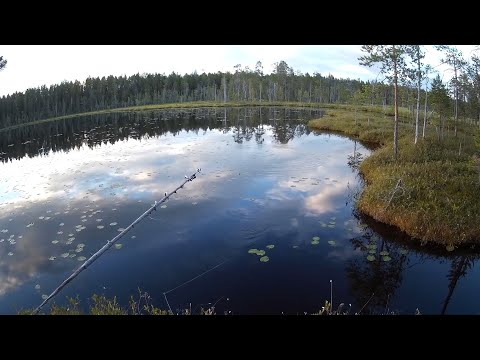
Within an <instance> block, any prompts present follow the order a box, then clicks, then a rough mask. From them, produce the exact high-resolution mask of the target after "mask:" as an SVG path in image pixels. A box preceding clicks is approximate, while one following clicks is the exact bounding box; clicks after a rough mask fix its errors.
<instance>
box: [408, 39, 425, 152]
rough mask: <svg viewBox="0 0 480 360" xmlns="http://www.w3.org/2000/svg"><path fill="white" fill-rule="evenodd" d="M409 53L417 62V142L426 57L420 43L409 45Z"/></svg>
mask: <svg viewBox="0 0 480 360" xmlns="http://www.w3.org/2000/svg"><path fill="white" fill-rule="evenodd" d="M408 54H409V55H410V57H411V59H412V61H413V63H414V64H415V67H416V69H415V70H416V71H415V72H414V74H413V76H412V78H413V79H415V80H416V81H417V115H416V117H415V144H416V143H417V141H418V133H419V127H420V125H419V122H420V90H421V86H422V75H423V72H422V59H423V58H424V57H425V53H424V52H423V51H422V48H421V46H420V45H410V46H409V47H408Z"/></svg>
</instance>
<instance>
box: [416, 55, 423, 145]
mask: <svg viewBox="0 0 480 360" xmlns="http://www.w3.org/2000/svg"><path fill="white" fill-rule="evenodd" d="M417 61H418V62H417V65H418V74H417V76H418V94H417V116H416V118H415V144H416V143H417V141H418V127H419V122H420V119H419V117H420V87H421V86H422V77H421V72H420V47H419V46H418V48H417Z"/></svg>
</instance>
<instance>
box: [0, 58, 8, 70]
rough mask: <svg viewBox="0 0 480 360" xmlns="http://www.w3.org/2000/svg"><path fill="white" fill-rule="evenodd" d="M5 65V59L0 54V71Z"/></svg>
mask: <svg viewBox="0 0 480 360" xmlns="http://www.w3.org/2000/svg"><path fill="white" fill-rule="evenodd" d="M5 66H7V59H4V58H3V56H0V71H2V70H3V69H4V68H5Z"/></svg>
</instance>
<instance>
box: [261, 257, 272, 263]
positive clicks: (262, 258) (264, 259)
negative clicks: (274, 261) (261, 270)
mask: <svg viewBox="0 0 480 360" xmlns="http://www.w3.org/2000/svg"><path fill="white" fill-rule="evenodd" d="M268 260H270V258H269V257H268V256H262V257H261V258H260V261H261V262H267V261H268Z"/></svg>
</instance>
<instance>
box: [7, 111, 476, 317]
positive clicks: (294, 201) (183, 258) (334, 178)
mask: <svg viewBox="0 0 480 360" xmlns="http://www.w3.org/2000/svg"><path fill="white" fill-rule="evenodd" d="M322 115H323V111H322V109H311V108H310V109H302V108H273V107H261V108H260V107H255V108H247V107H246V108H225V109H223V108H221V109H220V108H218V109H215V108H204V109H188V110H179V109H177V110H157V111H148V112H138V113H124V114H118V113H117V114H107V115H101V116H89V117H81V118H76V119H69V120H62V121H55V122H50V123H45V124H41V125H35V126H28V127H22V128H19V129H15V130H10V131H4V132H0V313H2V314H12V313H16V312H17V311H18V310H20V309H22V308H33V307H36V306H38V305H39V304H40V303H41V302H42V296H44V297H45V296H46V295H49V294H50V293H51V292H52V291H53V290H54V289H55V288H56V287H57V286H58V285H59V284H60V283H61V282H62V281H63V280H64V279H65V278H66V277H67V276H69V275H70V274H71V273H72V271H73V270H75V269H76V268H77V267H78V266H80V265H81V264H82V263H83V261H84V260H85V258H88V257H89V256H91V255H92V254H93V253H95V252H96V251H97V250H98V249H100V248H101V247H102V246H103V245H104V244H105V243H106V241H108V240H109V239H111V238H113V237H114V236H116V235H117V234H118V233H119V231H121V229H122V228H125V227H127V226H128V225H129V224H130V223H131V222H132V221H133V220H135V219H136V218H137V217H138V216H140V215H141V214H142V213H143V212H144V211H145V210H146V209H147V208H148V207H149V206H150V205H152V204H153V203H154V201H155V200H157V201H158V200H160V199H161V198H162V197H163V195H164V193H165V192H170V191H172V190H173V189H175V188H176V187H177V186H178V185H180V184H181V183H182V181H183V180H184V176H185V175H191V174H192V173H194V172H195V170H196V169H197V168H201V172H200V173H199V174H198V175H197V178H196V179H195V180H193V181H192V182H188V183H187V184H186V185H185V187H184V188H183V189H180V190H179V191H178V193H177V194H176V195H174V196H173V197H172V198H170V200H168V202H166V203H165V205H166V206H163V207H159V208H158V209H157V211H155V212H154V213H153V214H152V215H151V216H149V217H147V218H145V219H144V220H143V221H142V222H141V223H140V224H138V225H137V226H135V228H134V229H133V230H131V231H130V232H128V233H127V235H126V236H125V237H123V238H122V239H120V240H119V242H118V246H116V247H112V248H111V249H110V250H108V251H107V252H106V253H105V254H104V255H103V256H102V257H100V258H99V259H98V260H97V261H96V262H95V263H94V264H93V265H92V266H90V267H89V268H88V269H86V270H85V271H84V272H83V273H81V274H80V275H79V276H78V277H77V278H76V279H75V280H74V281H73V282H72V283H70V284H69V285H67V287H66V288H64V290H63V291H62V292H61V293H60V294H58V295H57V296H56V297H55V298H54V300H55V302H56V303H57V304H64V305H65V304H66V296H76V295H78V296H79V298H80V299H81V301H82V304H83V305H84V306H86V305H88V304H90V303H91V300H89V298H90V297H91V296H92V295H93V294H94V293H96V294H104V295H106V296H108V297H113V296H117V299H118V300H119V302H120V303H121V304H122V305H127V304H128V300H129V298H130V296H131V295H133V296H134V297H136V298H138V289H141V290H142V291H146V292H148V294H149V295H150V296H151V298H152V302H153V304H154V305H155V306H158V307H161V308H163V309H167V303H166V301H165V298H164V295H163V294H164V293H167V294H166V295H167V299H168V302H169V304H170V306H171V307H172V309H173V310H174V311H181V310H182V309H186V308H189V307H190V304H191V306H192V309H194V312H195V313H198V312H199V310H200V308H201V307H208V304H214V303H216V310H217V313H225V312H226V313H232V314H282V313H283V314H304V313H311V312H315V311H318V310H319V309H320V308H321V307H322V306H323V305H324V303H325V300H330V298H332V300H333V304H334V308H336V307H337V306H338V305H339V304H340V303H345V304H346V307H348V304H351V312H352V313H353V312H359V311H361V312H362V313H363V314H379V313H386V312H392V311H393V312H396V313H400V314H414V313H415V310H416V309H417V308H418V309H419V310H420V311H421V313H423V314H441V313H445V314H479V313H480V304H479V303H478V301H477V298H476V296H475V295H474V294H479V293H480V282H479V281H478V279H479V275H480V274H479V270H478V266H476V267H475V266H474V265H475V262H476V261H477V259H478V257H479V255H478V253H475V252H473V250H472V251H471V252H465V251H464V252H462V253H459V252H458V251H452V252H448V251H446V250H445V249H440V248H432V247H428V246H422V245H421V244H420V243H418V242H414V241H411V239H410V238H409V237H408V236H406V235H405V234H402V233H401V232H399V231H397V230H395V229H394V228H391V227H389V226H385V225H382V224H379V223H376V222H375V221H373V220H372V219H369V218H368V217H366V216H363V215H362V214H359V213H358V212H357V211H356V210H355V206H354V204H355V199H356V197H357V196H358V195H359V193H360V191H361V189H362V186H363V184H362V180H361V178H360V176H359V174H358V171H357V166H358V163H359V162H360V161H361V160H362V159H363V158H365V157H367V156H368V155H369V154H370V152H371V150H370V149H369V148H367V147H366V146H365V144H360V143H358V142H356V141H353V140H351V139H349V138H346V137H343V136H339V135H335V134H326V133H317V132H314V131H311V130H310V129H309V128H308V126H307V122H308V120H310V119H313V118H319V117H321V116H322ZM251 249H256V250H258V251H256V250H251ZM249 251H250V252H249ZM265 257H268V259H267V258H265ZM260 259H262V261H261V260H260ZM266 260H268V261H266ZM192 279H193V280H192ZM190 280H192V281H190ZM172 289H173V290H172Z"/></svg>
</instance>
